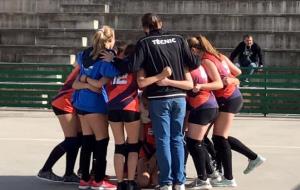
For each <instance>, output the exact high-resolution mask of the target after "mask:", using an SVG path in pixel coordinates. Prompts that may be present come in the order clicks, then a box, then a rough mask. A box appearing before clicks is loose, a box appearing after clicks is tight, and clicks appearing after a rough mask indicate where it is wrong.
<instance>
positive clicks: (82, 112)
mask: <svg viewBox="0 0 300 190" xmlns="http://www.w3.org/2000/svg"><path fill="white" fill-rule="evenodd" d="M76 113H77V114H78V115H87V114H92V113H93V112H87V111H83V110H79V109H77V108H76Z"/></svg>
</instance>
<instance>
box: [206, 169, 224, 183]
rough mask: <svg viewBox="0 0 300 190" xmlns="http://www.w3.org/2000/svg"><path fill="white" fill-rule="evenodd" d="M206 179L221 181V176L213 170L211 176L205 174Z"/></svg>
mask: <svg viewBox="0 0 300 190" xmlns="http://www.w3.org/2000/svg"><path fill="white" fill-rule="evenodd" d="M207 177H208V178H209V180H215V181H221V180H222V175H221V174H220V173H219V172H218V171H217V170H215V171H214V172H213V173H212V174H207Z"/></svg>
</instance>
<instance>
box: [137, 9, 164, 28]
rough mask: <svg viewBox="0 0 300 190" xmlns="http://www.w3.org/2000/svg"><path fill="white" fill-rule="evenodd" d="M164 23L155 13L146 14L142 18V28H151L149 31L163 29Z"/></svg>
mask: <svg viewBox="0 0 300 190" xmlns="http://www.w3.org/2000/svg"><path fill="white" fill-rule="evenodd" d="M161 24H162V21H161V19H160V17H159V16H157V15H155V14H153V13H146V14H144V16H143V17H142V26H143V27H144V28H149V30H155V29H159V28H161Z"/></svg>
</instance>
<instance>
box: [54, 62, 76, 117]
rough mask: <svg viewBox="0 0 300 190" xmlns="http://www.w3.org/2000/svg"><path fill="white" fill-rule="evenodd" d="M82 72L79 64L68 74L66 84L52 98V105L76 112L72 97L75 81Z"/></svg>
mask: <svg viewBox="0 0 300 190" xmlns="http://www.w3.org/2000/svg"><path fill="white" fill-rule="evenodd" d="M79 72H80V66H79V65H77V66H76V67H75V68H74V69H73V70H72V72H71V73H70V74H69V75H68V77H67V79H66V81H65V83H64V85H63V86H62V88H61V89H60V90H59V92H58V94H57V95H56V96H55V97H54V98H53V99H52V102H51V105H52V106H54V107H56V108H58V109H61V110H63V111H65V112H68V113H73V112H74V107H73V105H72V102H71V99H72V94H73V92H74V91H75V89H73V88H72V85H73V82H74V81H75V79H76V77H77V75H78V74H79Z"/></svg>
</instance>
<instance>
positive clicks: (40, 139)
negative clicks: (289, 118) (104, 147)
mask: <svg viewBox="0 0 300 190" xmlns="http://www.w3.org/2000/svg"><path fill="white" fill-rule="evenodd" d="M62 140H63V139H49V138H5V137H0V141H29V142H30V141H37V142H60V141H62ZM249 147H251V148H275V149H300V146H281V145H249Z"/></svg>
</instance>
